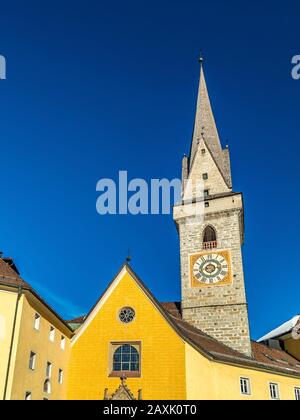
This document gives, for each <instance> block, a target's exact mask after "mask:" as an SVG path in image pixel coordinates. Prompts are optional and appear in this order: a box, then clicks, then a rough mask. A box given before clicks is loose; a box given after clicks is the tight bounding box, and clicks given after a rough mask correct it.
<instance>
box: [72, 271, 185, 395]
mask: <svg viewBox="0 0 300 420" xmlns="http://www.w3.org/2000/svg"><path fill="white" fill-rule="evenodd" d="M125 306H130V307H132V308H133V309H134V310H135V313H136V317H135V319H134V321H133V322H131V323H129V324H123V323H121V322H120V320H119V318H118V313H119V310H120V309H121V308H122V307H125ZM92 318H93V319H92ZM112 342H140V345H141V376H140V377H137V378H128V379H127V381H126V383H127V386H128V387H129V389H130V390H131V392H132V393H133V395H134V396H135V398H137V396H138V390H139V389H142V395H143V399H160V400H163V399H185V398H186V390H185V344H184V342H183V340H182V339H181V338H180V337H179V336H178V335H177V334H176V333H175V331H174V330H173V329H172V328H171V327H170V325H169V324H168V322H167V321H166V320H165V318H164V317H163V316H162V315H161V313H160V312H159V311H158V310H157V309H156V307H155V306H154V305H153V303H152V302H151V301H150V299H149V298H148V296H147V295H146V294H145V293H144V292H143V291H142V289H141V288H140V287H139V286H138V285H137V283H136V282H135V280H133V279H132V277H131V276H130V274H129V273H128V272H126V271H125V270H123V271H122V273H121V275H120V277H119V278H118V279H116V280H115V282H114V283H113V285H112V286H111V287H110V289H109V290H108V291H107V293H106V294H105V296H104V297H103V298H102V300H101V301H100V303H99V304H98V306H97V307H96V310H95V311H94V313H92V315H91V316H90V317H89V318H88V319H87V321H86V323H85V324H84V325H83V327H82V330H81V331H80V330H79V332H78V333H77V336H75V339H74V340H73V343H72V347H71V357H70V364H69V381H68V399H92V400H98V399H99V400H101V399H103V396H104V390H105V388H108V393H109V395H111V394H112V393H113V392H114V391H115V390H116V389H117V388H118V386H119V385H120V379H119V378H118V377H110V366H111V357H112V355H111V354H110V343H112Z"/></svg>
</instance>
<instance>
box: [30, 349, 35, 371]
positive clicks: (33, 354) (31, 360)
mask: <svg viewBox="0 0 300 420" xmlns="http://www.w3.org/2000/svg"><path fill="white" fill-rule="evenodd" d="M35 361H36V354H35V353H34V352H33V351H31V352H30V357H29V369H31V370H34V369H35Z"/></svg>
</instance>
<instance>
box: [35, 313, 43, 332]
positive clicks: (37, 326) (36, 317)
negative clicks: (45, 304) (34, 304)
mask: <svg viewBox="0 0 300 420" xmlns="http://www.w3.org/2000/svg"><path fill="white" fill-rule="evenodd" d="M40 325H41V316H40V315H39V314H35V316H34V329H35V330H37V331H38V330H39V329H40Z"/></svg>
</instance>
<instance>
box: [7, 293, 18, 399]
mask: <svg viewBox="0 0 300 420" xmlns="http://www.w3.org/2000/svg"><path fill="white" fill-rule="evenodd" d="M21 295H22V286H19V287H18V296H17V302H16V308H15V315H14V323H13V329H12V333H11V342H10V349H9V356H8V363H7V371H6V378H5V385H4V393H3V401H4V400H6V393H7V387H8V379H9V373H10V364H11V358H12V351H13V345H14V340H15V332H16V324H17V316H18V308H19V302H20V297H21Z"/></svg>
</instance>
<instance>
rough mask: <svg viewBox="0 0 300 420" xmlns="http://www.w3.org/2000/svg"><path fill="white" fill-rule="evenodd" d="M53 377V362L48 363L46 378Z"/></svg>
mask: <svg viewBox="0 0 300 420" xmlns="http://www.w3.org/2000/svg"><path fill="white" fill-rule="evenodd" d="M51 375H52V363H51V362H49V361H48V362H47V366H46V378H48V379H50V378H51Z"/></svg>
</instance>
